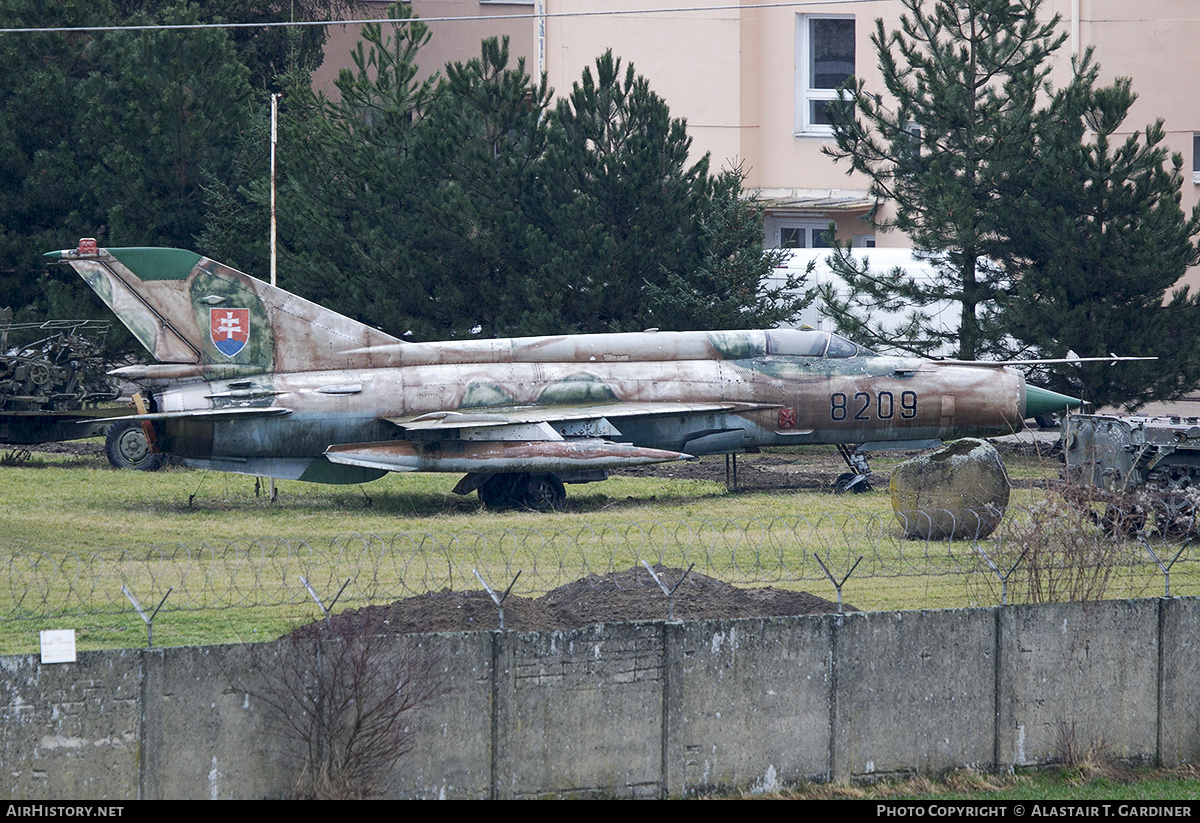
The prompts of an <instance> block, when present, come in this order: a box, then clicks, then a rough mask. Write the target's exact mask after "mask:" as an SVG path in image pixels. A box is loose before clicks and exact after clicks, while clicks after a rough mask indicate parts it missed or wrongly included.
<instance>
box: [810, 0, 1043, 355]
mask: <svg viewBox="0 0 1200 823" xmlns="http://www.w3.org/2000/svg"><path fill="white" fill-rule="evenodd" d="M1041 5H1042V2H1041V0H934V2H927V0H904V6H905V8H906V10H907V13H906V14H904V15H902V16H901V18H900V29H899V30H897V31H892V32H888V31H886V30H885V29H884V26H883V21H882V20H877V21H876V30H875V32H874V34H873V35H872V37H871V40H872V43H873V44H874V46H875V50H876V52H877V54H878V56H879V64H880V69H881V70H882V73H883V81H884V85H885V87H886V90H887V95H886V97H876V95H875V94H874V93H873V90H869V89H867V88H866V85H865V83H864V81H862V80H854V79H852V80H851V81H849V83H848V87H847V89H846V91H845V92H844V93H843V98H842V102H841V103H840V104H833V105H830V106H829V107H828V111H829V114H830V119H831V121H832V124H833V128H834V134H835V137H836V141H837V147H836V148H835V149H830V150H828V153H829V154H830V155H831V156H833V157H834V158H835V159H836V160H846V161H849V163H850V166H851V168H852V170H854V171H857V172H860V173H862V174H865V175H866V176H867V177H868V178H869V179H870V181H871V192H872V194H874V195H875V196H876V197H877V198H879V199H880V200H886V201H890V202H891V203H893V204H894V206H895V217H894V218H891V219H886V220H882V219H881V220H877V222H876V227H877V228H878V229H880V230H892V229H894V230H898V231H900V232H903V233H905V234H907V235H908V236H909V237H910V238H912V241H913V244H914V246H915V248H916V249H917V250H918V251H919V252H924V253H926V254H927V255H928V256H929V257H930V259H933V260H936V261H937V263H938V271H939V275H938V277H937V278H936V279H935V280H934V281H932V282H930V283H927V284H920V285H919V286H915V287H911V286H905V285H903V284H902V283H901V282H900V280H899V279H897V278H894V277H893V278H888V277H877V276H874V275H862V274H861V273H857V274H856V273H855V272H854V271H847V272H846V278H845V279H846V280H847V281H849V282H850V284H851V286H853V287H856V288H858V289H859V290H865V291H867V292H868V293H871V294H870V296H871V297H872V299H874V300H876V301H881V302H887V301H889V300H893V301H894V300H896V299H901V300H904V301H906V302H909V303H911V304H914V305H915V306H916V307H918V308H920V307H927V306H931V305H933V304H936V303H941V302H945V301H952V302H954V303H957V304H959V306H960V307H961V313H960V314H961V323H960V326H959V329H958V332H957V337H958V340H957V342H958V354H959V356H960V357H963V358H967V359H973V358H975V357H976V356H977V355H979V354H982V353H985V352H989V351H991V350H992V348H993V347H994V346H995V345H996V344H998V343H999V342H1000V341H1002V339H1003V337H1004V334H1003V331H1002V329H1001V327H1000V326H999V325H998V324H996V323H993V322H989V321H990V320H992V319H994V316H995V312H993V311H992V310H991V309H992V306H993V305H994V303H995V301H996V300H997V299H998V298H1000V297H1002V296H1003V294H1004V293H1005V291H1006V290H1007V288H1008V285H1009V284H1008V282H1007V281H1006V278H1005V274H1004V271H1003V270H1002V269H999V268H997V267H991V266H988V265H987V264H986V263H983V264H981V258H984V259H989V260H993V261H996V260H1003V258H1004V250H1003V242H1004V241H1005V239H1006V238H1005V237H1004V235H1003V234H1002V232H1001V230H1000V227H1001V224H1002V222H1003V220H1002V218H1003V213H1004V212H1005V210H1006V209H1009V208H1011V206H1012V204H1011V203H1010V202H1008V201H1007V200H1006V199H1005V198H1003V197H1002V196H1001V195H1002V193H1003V192H1004V191H1006V190H1008V188H1009V187H1012V186H1013V185H1014V182H1015V181H1017V180H1021V179H1025V176H1026V175H1028V174H1029V172H1030V168H1029V159H1030V158H1031V157H1032V156H1033V143H1032V141H1033V136H1032V132H1033V124H1034V121H1035V118H1036V117H1037V116H1038V113H1039V111H1040V110H1041V108H1040V106H1039V101H1038V95H1039V93H1042V94H1044V93H1046V91H1047V87H1046V82H1047V77H1048V75H1049V72H1050V58H1051V56H1052V55H1053V53H1054V52H1055V50H1056V49H1058V47H1059V46H1060V45H1061V44H1062V42H1063V40H1064V38H1065V35H1059V34H1056V33H1055V27H1056V25H1057V23H1058V17H1057V16H1055V17H1054V18H1053V19H1051V20H1049V21H1047V22H1040V21H1039V20H1038V14H1039V11H1040V9H1041ZM858 331H861V329H859V330H858ZM918 333H920V332H919V330H918ZM923 333H924V334H926V335H928V336H927V337H925V338H924V339H915V340H909V341H907V344H908V347H909V348H912V349H916V350H932V349H936V348H938V347H940V346H941V345H942V344H943V343H944V342H946V341H945V339H944V336H943V335H939V334H937V333H936V332H933V331H931V330H930V329H928V328H925V330H924V332H923ZM863 342H865V343H868V344H871V343H873V342H877V341H874V340H871V339H869V336H868V339H865V340H864V341H863Z"/></svg>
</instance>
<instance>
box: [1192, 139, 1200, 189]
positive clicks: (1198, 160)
mask: <svg viewBox="0 0 1200 823" xmlns="http://www.w3.org/2000/svg"><path fill="white" fill-rule="evenodd" d="M1192 183H1194V184H1196V185H1200V131H1194V132H1192Z"/></svg>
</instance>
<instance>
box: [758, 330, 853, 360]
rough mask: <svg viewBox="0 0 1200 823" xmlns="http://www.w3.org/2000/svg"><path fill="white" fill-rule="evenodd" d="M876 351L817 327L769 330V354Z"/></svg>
mask: <svg viewBox="0 0 1200 823" xmlns="http://www.w3.org/2000/svg"><path fill="white" fill-rule="evenodd" d="M874 353H875V352H873V351H871V350H870V349H868V348H866V347H864V346H860V345H858V344H857V343H854V342H851V341H850V340H847V339H846V338H844V337H841V336H839V335H836V334H833V333H832V332H827V331H816V330H815V329H773V330H771V331H768V332H767V354H769V355H770V354H774V355H783V356H789V355H790V356H793V357H838V358H844V357H857V356H858V355H860V354H862V355H873V354H874Z"/></svg>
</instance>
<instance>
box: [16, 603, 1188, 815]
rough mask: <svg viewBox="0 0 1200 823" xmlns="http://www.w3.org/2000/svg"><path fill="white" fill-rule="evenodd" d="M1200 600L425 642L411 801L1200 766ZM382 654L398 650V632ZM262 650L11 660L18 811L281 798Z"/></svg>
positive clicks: (282, 753) (401, 788) (407, 790)
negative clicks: (256, 671) (1073, 753)
mask: <svg viewBox="0 0 1200 823" xmlns="http://www.w3.org/2000/svg"><path fill="white" fill-rule="evenodd" d="M1198 637H1200V600H1198V599H1195V598H1182V599H1171V600H1139V601H1112V602H1104V603H1072V604H1051V605H1044V606H1016V607H1006V608H993V609H967V610H947V611H933V612H874V613H857V614H850V615H845V616H844V617H838V616H836V615H819V616H811V617H795V618H772V619H762V620H726V621H713V622H705V623H686V624H685V623H676V624H665V623H635V624H611V625H601V626H591V627H588V628H585V629H579V630H576V631H571V632H546V633H528V634H522V633H516V632H507V633H500V632H495V633H488V632H470V633H462V634H441V635H427V636H424V637H421V638H419V642H420V644H421V645H422V647H423V648H427V649H429V650H433V651H436V652H437V653H438V654H439V658H440V661H441V663H440V670H441V676H442V678H443V684H442V685H443V686H444V687H445V690H444V693H443V694H442V695H441V696H440V697H438V698H436V699H435V700H434V701H433V702H431V703H429V704H427V705H426V706H425V707H424V708H423V709H422V710H421V711H420V713H419V717H418V718H416V724H417V725H416V728H417V730H418V731H417V737H416V742H415V746H414V749H413V751H412V753H411V754H410V755H409V756H408V758H407V759H406V760H404V761H403V763H402V764H401V765H400V766H399V767H398V768H397V769H396V771H395V774H394V775H393V779H392V781H391V789H390V792H391V794H393V795H395V796H397V797H469V798H486V797H502V798H503V797H530V796H537V795H573V796H587V795H606V796H620V797H658V796H661V795H663V794H669V795H686V794H691V793H695V792H700V791H704V790H710V789H715V788H743V789H751V790H753V789H771V788H774V787H776V786H780V785H786V784H788V783H795V782H798V781H804V780H815V781H825V780H847V779H857V778H867V777H871V776H878V775H887V774H913V773H938V772H942V771H945V770H947V769H952V768H956V767H960V766H968V765H973V766H978V767H981V768H985V769H1005V768H1010V767H1012V766H1015V765H1038V764H1043V763H1046V762H1049V761H1052V760H1054V759H1055V758H1057V757H1060V756H1061V755H1062V753H1063V751H1064V750H1065V748H1067V747H1074V748H1075V749H1076V750H1080V751H1083V750H1088V749H1094V750H1098V751H1101V752H1103V753H1104V754H1105V755H1107V756H1111V757H1120V758H1124V759H1129V760H1140V761H1145V762H1158V763H1162V764H1164V765H1175V764H1178V763H1181V762H1189V761H1190V762H1195V761H1196V760H1197V759H1198V758H1200V709H1197V707H1198V706H1200V676H1198V675H1200V640H1198V639H1197V638H1198ZM389 642H405V641H403V640H399V639H396V640H389ZM250 658H251V652H250V648H249V647H246V646H220V647H207V648H174V649H154V650H132V649H125V650H118V651H108V652H85V653H82V654H80V656H79V662H77V663H74V664H55V665H42V664H40V663H39V662H38V659H37V658H36V657H34V656H21V657H9V658H3V659H0V717H2V720H3V725H2V726H0V765H2V766H3V769H4V773H5V774H6V776H7V780H6V785H7V786H8V793H9V796H10V798H13V799H20V798H25V799H62V800H66V799H83V798H88V799H102V798H113V799H132V798H136V797H145V798H159V797H162V798H226V797H239V798H240V797H247V798H253V797H270V796H280V795H286V794H287V793H288V792H289V790H290V788H291V786H292V780H293V774H294V768H295V760H294V759H293V758H290V757H289V755H288V750H287V744H286V742H285V741H284V740H283V739H282V738H280V737H278V736H276V735H275V734H273V733H272V729H275V728H277V726H276V724H275V719H274V718H273V716H272V711H273V710H272V709H271V708H270V707H269V706H266V705H263V704H262V703H261V702H260V701H258V700H256V699H253V698H251V697H248V696H247V695H246V693H245V692H244V691H242V690H239V689H237V688H235V687H234V686H231V683H244V682H248V681H247V680H246V678H248V677H249V676H250V675H248V674H247V670H248V667H249V664H250Z"/></svg>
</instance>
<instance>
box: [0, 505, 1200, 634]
mask: <svg viewBox="0 0 1200 823" xmlns="http://www.w3.org/2000/svg"><path fill="white" fill-rule="evenodd" d="M1087 512H1088V510H1087V509H1082V510H1081V509H1078V508H1075V509H1068V508H1066V507H1064V506H1050V507H1046V506H1043V505H1034V506H1029V507H1024V508H1022V507H1009V508H1008V510H1007V512H1006V513H1005V514H1004V518H1003V521H1002V523H1001V525H1000V527H999V528H997V529H996V531H995V532H993V533H992V534H990V535H988V536H986V537H985V536H976V537H970V538H968V539H954V540H951V539H932V538H925V539H912V538H909V537H906V536H905V532H906V531H908V530H909V529H907V528H906V527H907V526H908V525H910V524H909V523H908V522H906V521H905V519H904V518H903V517H899V518H893V517H892V516H890V515H875V514H870V515H864V514H852V513H844V512H827V513H824V514H821V515H819V516H817V517H774V518H759V519H750V520H737V521H734V520H706V519H686V520H682V519H681V520H656V521H653V522H626V523H618V524H609V525H603V526H576V525H567V524H560V523H558V522H556V523H548V524H547V525H544V526H539V527H535V528H528V529H491V530H466V531H454V532H449V531H447V532H440V531H427V532H402V533H396V534H344V535H341V536H339V537H337V538H335V539H333V540H331V541H329V542H327V543H320V544H317V543H312V542H309V541H304V540H290V539H284V538H256V539H246V540H238V541H226V542H220V543H217V542H212V543H207V542H206V543H202V544H198V545H187V544H178V543H169V544H168V543H162V544H154V545H150V546H143V547H136V548H135V547H128V548H117V549H113V550H111V551H103V552H100V551H98V552H86V553H85V552H75V551H71V550H69V549H66V550H64V551H62V552H55V553H51V552H45V551H21V550H15V551H11V552H9V553H8V554H7V556H0V562H2V563H3V567H2V568H0V618H2V619H4V620H5V621H37V620H46V619H50V618H59V617H71V616H97V615H115V614H122V613H131V612H132V607H131V602H133V600H134V598H136V600H138V601H140V602H141V603H145V604H149V605H150V607H153V604H159V608H160V610H161V611H162V612H164V613H167V614H170V613H172V612H175V613H179V612H205V611H225V610H239V609H241V610H248V611H249V610H263V609H268V610H269V609H283V610H286V611H287V612H288V613H289V614H297V613H301V614H307V613H309V612H311V611H313V610H315V609H316V605H315V604H314V602H313V596H314V595H313V594H310V592H313V593H315V594H316V595H317V596H319V597H321V598H325V599H326V602H328V601H329V599H330V598H333V597H335V596H336V597H337V603H338V606H339V608H341V607H349V606H364V605H371V604H384V603H390V602H392V601H395V600H398V599H401V598H406V597H413V596H417V595H424V594H428V593H431V592H439V591H443V590H454V591H469V590H478V589H480V586H479V583H478V578H477V577H476V572H478V573H479V574H480V575H482V576H483V577H484V578H485V579H490V580H494V581H501V580H503V581H508V580H512V579H513V578H514V577H515V576H516V575H517V574H518V573H519V574H520V577H519V582H518V584H517V585H516V587H515V588H514V590H513V594H517V595H520V596H524V597H536V596H539V595H542V594H545V593H546V592H549V591H551V590H553V589H555V588H557V587H559V586H563V585H565V584H568V583H573V582H575V581H583V582H584V583H587V581H589V580H598V579H599V578H602V577H603V576H604V575H607V574H610V573H613V572H619V571H623V570H626V569H629V568H631V567H637V566H639V565H640V564H642V563H643V561H645V562H648V563H650V564H651V565H662V566H665V567H669V568H678V569H685V568H687V567H688V566H689V565H690V564H695V569H694V573H700V574H704V575H707V576H709V577H713V578H717V579H719V580H722V581H724V582H726V583H731V584H733V585H736V586H741V587H761V586H775V587H781V588H789V589H804V590H806V591H808V592H810V593H811V594H815V595H818V596H820V597H825V598H827V599H832V598H833V597H834V596H835V591H834V588H835V587H834V583H833V581H835V580H837V581H841V586H840V588H841V592H840V594H842V595H843V596H844V597H845V599H846V601H847V602H849V603H853V604H855V605H857V606H858V607H860V608H889V609H893V608H938V607H959V606H968V605H979V606H990V605H997V604H1000V603H1014V602H1033V601H1040V600H1055V599H1099V598H1102V597H1106V596H1107V597H1137V596H1162V595H1180V594H1200V564H1198V561H1200V550H1198V549H1197V548H1196V547H1194V546H1193V545H1192V543H1191V538H1190V536H1189V535H1190V534H1191V533H1192V530H1190V529H1189V530H1186V533H1185V534H1183V535H1182V538H1186V539H1181V536H1180V535H1178V534H1177V535H1176V536H1175V537H1174V538H1173V539H1168V537H1166V536H1163V535H1157V534H1155V533H1154V532H1153V530H1152V528H1148V527H1146V526H1145V525H1144V524H1142V525H1141V527H1140V528H1139V530H1137V531H1136V533H1122V534H1117V535H1114V534H1112V530H1111V529H1108V530H1106V529H1105V528H1104V527H1103V523H1102V522H1101V518H1099V517H1097V516H1094V515H1090V514H1088V513H1087ZM946 514H947V515H950V513H946ZM923 516H925V515H923ZM950 516H951V517H953V515H950ZM982 519H983V518H975V519H974V521H973V522H980V521H981V520H982ZM918 531H919V530H918ZM843 578H844V579H843ZM646 582H647V584H648V585H649V584H650V580H649V577H648V576H647V580H646ZM322 608H323V607H322ZM306 610H307V611H306Z"/></svg>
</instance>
